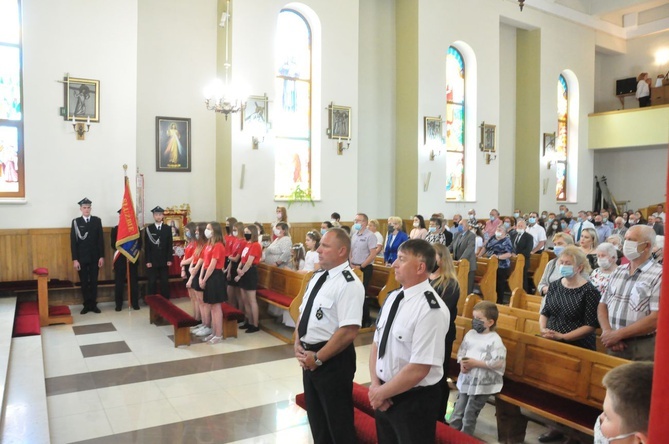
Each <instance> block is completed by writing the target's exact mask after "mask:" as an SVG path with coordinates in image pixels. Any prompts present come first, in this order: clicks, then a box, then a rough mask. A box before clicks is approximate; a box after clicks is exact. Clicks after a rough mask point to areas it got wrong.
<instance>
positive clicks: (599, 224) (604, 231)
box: [595, 214, 611, 244]
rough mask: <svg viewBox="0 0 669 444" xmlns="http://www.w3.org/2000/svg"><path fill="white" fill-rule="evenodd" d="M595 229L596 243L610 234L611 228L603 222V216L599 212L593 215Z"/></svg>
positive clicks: (604, 239) (603, 240) (602, 240)
mask: <svg viewBox="0 0 669 444" xmlns="http://www.w3.org/2000/svg"><path fill="white" fill-rule="evenodd" d="M595 231H596V232H597V239H598V243H600V244H601V243H602V242H605V241H606V238H607V237H609V236H611V228H609V226H608V225H606V224H604V218H603V217H602V216H600V215H599V214H598V215H597V216H595Z"/></svg>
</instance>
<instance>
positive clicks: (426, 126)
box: [423, 116, 444, 145]
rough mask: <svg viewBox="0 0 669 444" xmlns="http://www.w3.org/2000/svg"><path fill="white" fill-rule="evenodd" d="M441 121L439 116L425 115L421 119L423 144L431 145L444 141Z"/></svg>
mask: <svg viewBox="0 0 669 444" xmlns="http://www.w3.org/2000/svg"><path fill="white" fill-rule="evenodd" d="M443 134H444V132H443V121H442V120H441V116H439V117H427V116H425V117H424V119H423V144H424V145H433V144H435V143H444V135H443Z"/></svg>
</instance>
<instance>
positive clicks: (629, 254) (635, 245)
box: [623, 240, 645, 261]
mask: <svg viewBox="0 0 669 444" xmlns="http://www.w3.org/2000/svg"><path fill="white" fill-rule="evenodd" d="M640 244H645V242H635V241H631V240H625V243H624V244H623V254H624V255H625V257H626V258H627V259H628V260H630V261H633V260H634V259H638V258H639V256H641V253H639V251H638V249H639V245H640Z"/></svg>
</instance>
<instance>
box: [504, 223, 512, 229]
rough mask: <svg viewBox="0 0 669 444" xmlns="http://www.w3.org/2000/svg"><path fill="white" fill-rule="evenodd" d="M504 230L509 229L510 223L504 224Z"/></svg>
mask: <svg viewBox="0 0 669 444" xmlns="http://www.w3.org/2000/svg"><path fill="white" fill-rule="evenodd" d="M504 228H506V229H507V230H508V229H509V228H511V222H504Z"/></svg>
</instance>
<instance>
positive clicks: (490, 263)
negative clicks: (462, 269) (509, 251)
mask: <svg viewBox="0 0 669 444" xmlns="http://www.w3.org/2000/svg"><path fill="white" fill-rule="evenodd" d="M498 265H499V261H498V260H497V257H496V256H493V257H490V258H486V257H479V258H476V278H474V281H475V282H476V283H477V284H478V286H479V289H480V290H481V294H482V295H483V299H484V300H486V301H490V302H494V303H496V302H497V267H498Z"/></svg>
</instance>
